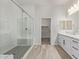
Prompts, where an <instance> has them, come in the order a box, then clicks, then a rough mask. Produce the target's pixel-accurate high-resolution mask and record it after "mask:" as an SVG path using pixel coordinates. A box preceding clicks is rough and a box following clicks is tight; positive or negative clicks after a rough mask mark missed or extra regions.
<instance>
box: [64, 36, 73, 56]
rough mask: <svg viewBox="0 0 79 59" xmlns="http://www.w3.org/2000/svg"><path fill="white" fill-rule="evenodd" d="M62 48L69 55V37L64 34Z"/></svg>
mask: <svg viewBox="0 0 79 59" xmlns="http://www.w3.org/2000/svg"><path fill="white" fill-rule="evenodd" d="M63 49H64V50H65V51H66V52H67V53H68V54H69V55H71V52H72V51H71V38H69V37H66V36H64V40H63Z"/></svg>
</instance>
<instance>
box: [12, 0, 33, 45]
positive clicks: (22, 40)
mask: <svg viewBox="0 0 79 59" xmlns="http://www.w3.org/2000/svg"><path fill="white" fill-rule="evenodd" d="M11 1H12V2H13V3H14V4H15V5H16V6H17V7H18V8H19V9H20V10H21V17H20V18H19V19H18V20H17V24H18V25H17V27H18V33H19V38H18V40H17V45H21V46H29V45H32V44H33V37H32V33H33V18H32V16H30V14H28V12H26V11H25V10H24V8H23V7H21V6H20V5H19V4H18V3H17V2H16V1H14V0H11Z"/></svg>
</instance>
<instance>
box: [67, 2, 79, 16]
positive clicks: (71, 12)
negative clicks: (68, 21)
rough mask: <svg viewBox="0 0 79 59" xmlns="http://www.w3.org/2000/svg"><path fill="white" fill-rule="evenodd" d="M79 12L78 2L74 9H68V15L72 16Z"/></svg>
mask: <svg viewBox="0 0 79 59" xmlns="http://www.w3.org/2000/svg"><path fill="white" fill-rule="evenodd" d="M77 11H79V1H78V3H76V4H74V5H73V6H72V7H70V9H68V14H69V15H72V14H74V13H75V12H77Z"/></svg>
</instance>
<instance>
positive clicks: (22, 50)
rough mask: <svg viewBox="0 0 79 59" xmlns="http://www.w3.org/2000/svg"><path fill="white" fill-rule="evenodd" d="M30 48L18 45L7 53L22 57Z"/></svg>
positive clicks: (15, 58)
mask: <svg viewBox="0 0 79 59" xmlns="http://www.w3.org/2000/svg"><path fill="white" fill-rule="evenodd" d="M29 48H30V46H16V47H15V48H13V49H11V50H10V51H8V52H6V53H5V54H13V55H14V59H21V58H22V57H23V56H24V54H25V53H26V52H27V50H28V49H29Z"/></svg>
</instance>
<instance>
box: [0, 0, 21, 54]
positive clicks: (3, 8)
mask: <svg viewBox="0 0 79 59" xmlns="http://www.w3.org/2000/svg"><path fill="white" fill-rule="evenodd" d="M20 12H21V11H20V10H19V8H18V7H16V5H14V4H13V3H12V2H11V1H10V0H0V53H5V52H6V51H8V50H10V49H12V48H14V47H15V46H16V45H17V38H18V36H19V35H18V31H17V19H18V18H19V17H20V14H21V13H20Z"/></svg>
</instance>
